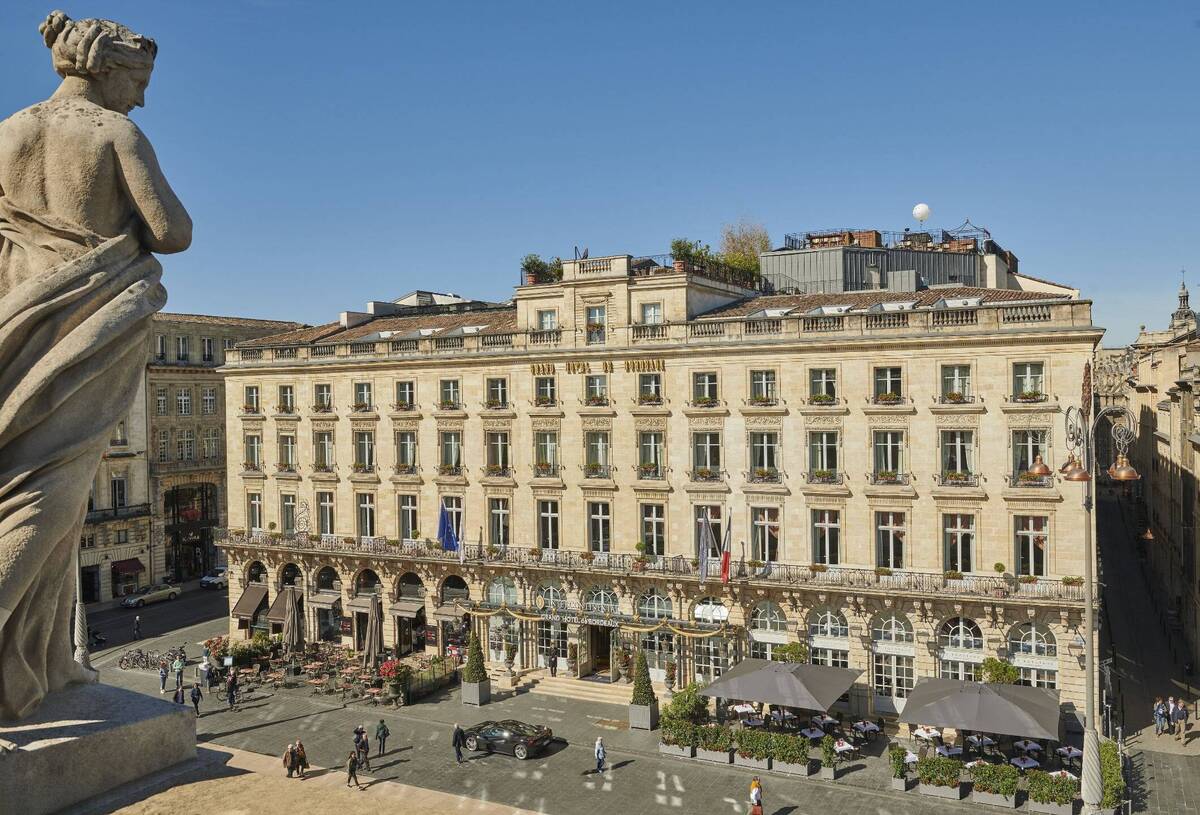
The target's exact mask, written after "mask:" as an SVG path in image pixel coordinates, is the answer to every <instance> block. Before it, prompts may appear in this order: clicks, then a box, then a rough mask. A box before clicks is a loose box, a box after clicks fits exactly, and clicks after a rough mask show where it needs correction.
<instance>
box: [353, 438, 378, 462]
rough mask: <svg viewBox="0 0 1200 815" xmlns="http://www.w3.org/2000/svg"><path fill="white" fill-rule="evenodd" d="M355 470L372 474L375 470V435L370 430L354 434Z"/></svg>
mask: <svg viewBox="0 0 1200 815" xmlns="http://www.w3.org/2000/svg"><path fill="white" fill-rule="evenodd" d="M354 469H355V470H357V471H359V472H371V471H372V470H374V469H375V433H374V432H373V431H370V430H356V431H355V432H354Z"/></svg>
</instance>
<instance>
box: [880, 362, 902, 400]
mask: <svg viewBox="0 0 1200 815" xmlns="http://www.w3.org/2000/svg"><path fill="white" fill-rule="evenodd" d="M903 396H904V389H903V387H902V386H901V384H900V369H899V368H893V367H888V368H876V369H875V401H877V402H893V401H899V400H900V399H901V397H903Z"/></svg>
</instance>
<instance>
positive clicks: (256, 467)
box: [242, 461, 262, 473]
mask: <svg viewBox="0 0 1200 815" xmlns="http://www.w3.org/2000/svg"><path fill="white" fill-rule="evenodd" d="M242 469H243V470H244V471H245V472H248V473H257V472H262V465H261V464H259V463H258V462H256V461H247V462H246V463H245V464H243V465H242Z"/></svg>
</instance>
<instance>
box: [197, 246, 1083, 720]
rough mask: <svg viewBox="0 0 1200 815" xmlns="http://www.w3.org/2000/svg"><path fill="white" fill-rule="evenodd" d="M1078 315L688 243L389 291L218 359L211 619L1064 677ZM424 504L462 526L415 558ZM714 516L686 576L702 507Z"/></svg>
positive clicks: (998, 291)
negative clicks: (219, 606) (220, 574)
mask: <svg viewBox="0 0 1200 815" xmlns="http://www.w3.org/2000/svg"><path fill="white" fill-rule="evenodd" d="M1102 333H1103V332H1102V330H1101V329H1099V328H1097V327H1095V326H1093V325H1092V321H1091V303H1090V302H1089V301H1087V300H1083V299H1079V298H1078V296H1077V295H1075V294H1074V293H1073V292H1068V293H1065V294H1064V293H1062V290H1061V289H1057V288H1055V287H1052V286H1047V287H1045V288H1044V289H1043V290H1042V291H1019V290H1012V289H1010V288H965V287H955V286H942V287H934V288H926V289H921V290H918V291H909V292H892V291H859V292H842V293H831V294H819V295H761V296H760V295H756V293H755V292H753V291H750V290H747V289H744V288H742V287H740V286H739V285H737V284H736V283H732V282H729V281H728V280H722V279H716V276H712V277H710V276H708V275H706V274H703V273H698V272H696V271H694V270H692V269H691V268H689V267H688V266H686V265H684V264H676V265H674V266H670V265H666V266H659V265H656V264H651V265H646V264H645V263H644V262H643V261H640V260H638V259H635V258H632V257H629V256H614V257H605V258H593V259H585V260H579V261H567V262H564V264H563V270H562V277H561V280H553V281H549V282H542V283H536V282H527V283H526V284H525V285H521V286H519V287H518V288H517V289H516V293H515V297H514V299H513V300H512V301H510V302H509V303H505V304H491V303H481V302H478V301H465V300H462V299H461V298H457V297H454V296H449V295H434V294H431V293H423V292H418V293H414V295H411V296H409V297H408V298H403V299H401V300H399V301H394V302H387V303H371V304H369V305H368V307H367V310H366V311H364V312H347V313H343V314H342V315H341V317H340V319H339V320H338V321H337V322H335V323H330V324H328V325H324V326H318V327H315V328H308V329H303V330H298V331H291V332H288V333H282V334H277V335H273V336H268V337H264V338H261V339H257V340H251V341H248V342H244V343H241V344H239V346H238V348H237V349H235V350H233V351H230V352H229V353H228V355H227V361H226V365H225V366H224V368H223V371H224V374H225V376H226V387H225V394H226V397H227V404H226V416H227V417H228V427H227V436H228V442H227V443H228V449H229V452H228V463H229V467H228V483H229V493H230V501H229V528H228V529H227V530H223V531H221V532H220V533H219V545H220V546H221V547H222V548H223V549H224V550H225V551H226V553H227V556H228V559H229V564H230V568H231V575H232V580H231V589H230V603H231V618H230V633H231V635H232V636H234V637H248V636H250V635H251V634H252V633H253V632H254V631H256V630H268V631H270V630H278V627H279V625H280V624H281V623H282V618H283V614H282V607H283V603H282V601H281V600H280V599H279V598H280V597H282V596H287V594H288V591H287V590H286V589H285V587H287V586H294V587H295V590H296V591H298V592H299V593H300V596H301V597H302V602H303V608H304V614H305V624H306V634H307V636H308V637H309V638H310V639H316V638H322V639H327V640H335V641H340V642H343V643H345V644H347V645H350V646H352V647H353V646H354V645H355V644H356V643H359V642H360V641H361V638H362V635H363V634H362V632H363V629H364V627H365V624H366V617H367V615H366V612H367V609H368V608H369V605H370V603H371V602H372V598H373V597H375V596H377V595H382V606H383V611H384V613H385V615H386V616H385V619H386V620H387V622H386V623H385V626H384V628H385V642H386V644H388V645H390V646H393V647H395V648H396V649H397V650H398V651H399V652H401V653H403V652H407V651H409V650H412V649H413V648H421V647H424V648H426V649H428V650H433V649H446V648H453V647H454V645H455V644H456V643H458V642H460V641H461V637H462V635H463V634H464V633H465V632H466V630H467V629H468V628H469V627H470V626H475V627H476V630H477V631H478V632H479V634H480V635H481V639H482V641H483V642H485V643H486V644H487V647H486V650H485V653H486V654H487V655H488V657H489V659H490V660H491V661H492V662H494V663H500V662H501V661H502V660H503V658H504V650H505V649H504V646H505V644H506V643H509V642H511V643H515V644H516V645H517V649H518V651H517V657H516V667H517V669H518V670H525V669H537V668H539V667H541V666H543V665H544V664H545V660H546V657H547V655H549V654H551V653H557V654H558V655H559V657H560V659H561V661H560V667H562V668H563V670H564V672H565V670H566V665H567V658H568V656H571V657H573V658H574V661H573V663H572V664H573V665H574V671H573V673H574V674H575V675H578V676H586V675H590V674H593V673H601V674H603V673H605V672H607V671H610V670H611V668H612V663H613V661H614V660H613V656H614V654H616V653H618V649H620V648H622V647H627V648H630V649H634V648H638V647H641V648H644V649H646V650H647V652H648V655H649V657H650V663H651V666H652V672H653V674H654V676H655V678H656V679H661V678H662V676H663V671H664V666H665V665H666V663H667V661H668V660H674V661H675V662H676V663H677V665H678V673H679V682H680V683H683V682H685V681H688V680H690V679H692V678H693V677H694V678H697V679H700V680H704V679H706V678H710V677H712V676H714V675H716V674H719V673H720V672H721V671H722V670H723V669H725V668H726V667H728V666H730V665H731V664H733V663H735V662H736V661H737V660H738V659H740V658H742V657H745V656H770V654H771V653H772V651H773V649H775V648H777V647H779V646H780V645H781V644H784V643H789V642H796V641H799V642H803V643H805V644H807V646H808V648H809V650H810V654H811V659H812V661H814V662H821V663H825V664H832V665H841V666H849V667H854V668H861V669H862V670H863V675H862V678H861V680H860V682H859V684H858V685H857V686H856V687H855V688H854V689H853V691H852V692H851V694H850V695H849V697H848V698H847V699H846V700H844V704H846V705H848V706H849V707H850V708H851V709H852V710H854V711H855V712H870V713H872V714H880V715H887V714H890V713H894V712H896V711H897V710H899V709H901V708H902V706H903V704H904V699H905V697H906V695H907V691H908V690H909V689H911V688H912V686H913V684H914V683H915V681H916V679H918V678H919V677H923V676H953V677H965V678H976V677H978V676H979V674H980V667H979V666H980V663H981V662H982V661H983V660H984V659H985V658H986V657H988V656H995V657H999V658H1003V659H1007V660H1009V661H1011V662H1012V663H1014V664H1015V665H1016V666H1017V667H1018V668H1019V669H1020V673H1021V677H1022V681H1024V682H1027V683H1030V684H1037V685H1047V686H1053V687H1057V688H1058V689H1060V691H1061V694H1062V698H1063V701H1064V702H1078V701H1079V700H1081V699H1082V695H1083V670H1082V662H1083V648H1082V642H1083V640H1082V637H1081V634H1082V631H1083V621H1082V616H1083V602H1082V597H1083V586H1082V579H1081V578H1080V577H1079V576H1080V575H1082V574H1083V572H1084V564H1083V524H1084V523H1085V516H1084V514H1083V512H1082V510H1081V509H1080V502H1079V497H1080V496H1079V495H1078V494H1077V491H1078V486H1077V485H1073V484H1068V483H1064V482H1062V481H1061V480H1060V479H1059V478H1058V477H1057V476H1051V477H1046V478H1030V477H1029V476H1028V474H1027V471H1028V469H1029V468H1030V466H1031V465H1032V463H1033V461H1034V459H1035V458H1036V457H1037V456H1041V457H1042V459H1043V460H1044V461H1045V462H1046V463H1047V464H1049V465H1050V466H1051V467H1052V468H1057V467H1058V466H1059V465H1060V464H1062V463H1063V462H1064V461H1065V458H1066V450H1065V447H1064V431H1063V411H1064V410H1065V409H1066V407H1067V406H1068V405H1069V404H1075V403H1077V402H1078V400H1079V398H1080V397H1079V394H1080V393H1081V388H1082V386H1083V380H1084V377H1085V369H1086V368H1087V366H1088V365H1089V362H1090V360H1091V359H1092V355H1093V350H1094V348H1095V347H1096V345H1097V343H1098V341H1099V339H1100V337H1101V335H1102ZM442 506H445V507H446V508H447V510H448V512H449V514H450V516H451V518H452V520H453V522H454V523H455V524H456V526H458V528H459V533H460V537H461V538H462V539H463V540H464V541H465V545H464V548H463V551H462V552H444V551H442V550H441V549H440V548H438V546H437V544H436V543H434V542H431V541H430V539H431V538H434V537H435V536H436V530H437V525H438V518H439V510H440V507H442ZM705 519H708V521H711V523H712V524H713V526H714V529H715V537H716V539H717V540H718V541H720V540H721V539H722V538H723V536H724V532H725V530H726V529H727V528H728V529H729V531H730V533H731V534H730V540H731V542H732V547H731V548H732V561H733V563H732V568H731V576H730V579H729V581H728V582H723V581H722V580H721V576H720V567H719V561H718V560H717V557H718V555H719V553H718V552H717V551H715V550H714V551H711V552H709V553H707V554H709V555H710V557H711V560H710V561H709V563H710V567H709V569H708V572H709V574H708V577H707V579H705V580H703V581H702V580H701V579H700V576H699V572H700V568H699V567H700V562H699V549H698V546H699V541H700V535H701V528H702V526H703V524H704V523H706V520H705Z"/></svg>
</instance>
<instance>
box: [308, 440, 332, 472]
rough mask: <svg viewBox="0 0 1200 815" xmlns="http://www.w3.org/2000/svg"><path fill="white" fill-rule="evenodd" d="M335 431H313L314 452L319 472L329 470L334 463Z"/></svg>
mask: <svg viewBox="0 0 1200 815" xmlns="http://www.w3.org/2000/svg"><path fill="white" fill-rule="evenodd" d="M333 453H334V451H333V431H331V430H318V431H316V432H315V433H313V454H314V456H315V458H316V461H315V462H314V463H315V464H316V468H317V472H328V471H330V470H332V469H333V465H334V461H335V459H334V454H333Z"/></svg>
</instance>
